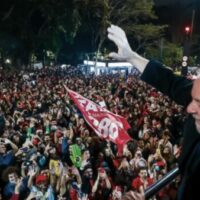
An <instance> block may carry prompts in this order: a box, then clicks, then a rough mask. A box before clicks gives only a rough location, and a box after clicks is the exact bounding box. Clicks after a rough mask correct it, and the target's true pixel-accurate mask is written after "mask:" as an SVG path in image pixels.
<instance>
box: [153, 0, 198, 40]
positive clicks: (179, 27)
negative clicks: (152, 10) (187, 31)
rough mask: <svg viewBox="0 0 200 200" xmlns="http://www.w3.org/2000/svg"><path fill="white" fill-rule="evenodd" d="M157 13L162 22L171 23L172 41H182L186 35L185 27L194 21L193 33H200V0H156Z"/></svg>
mask: <svg viewBox="0 0 200 200" xmlns="http://www.w3.org/2000/svg"><path fill="white" fill-rule="evenodd" d="M154 2H155V5H156V14H157V15H158V16H159V21H160V22H161V23H166V24H169V33H170V35H171V37H172V38H171V39H172V41H178V42H179V41H180V40H181V39H182V37H183V36H184V27H185V26H188V25H189V26H190V25H191V23H192V15H193V12H194V27H193V33H194V34H200V26H199V22H200V0H154Z"/></svg>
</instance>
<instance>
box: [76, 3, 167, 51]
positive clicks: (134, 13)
mask: <svg viewBox="0 0 200 200" xmlns="http://www.w3.org/2000/svg"><path fill="white" fill-rule="evenodd" d="M79 3H80V4H82V6H81V7H80V8H81V9H80V10H79V13H80V16H81V17H80V18H81V19H82V20H83V23H81V27H83V26H84V27H87V28H88V30H87V31H90V32H91V33H92V34H91V35H92V37H91V38H92V42H93V45H92V46H93V49H97V52H99V51H100V49H101V48H102V47H103V48H104V47H105V45H106V44H104V46H102V45H103V43H104V41H105V39H106V29H107V27H108V25H109V24H111V23H113V24H116V25H119V26H121V27H122V28H123V29H124V30H125V31H126V33H127V35H128V37H129V38H130V41H131V43H132V45H133V46H134V49H135V50H136V51H140V50H144V48H145V47H146V46H147V45H150V44H151V43H153V42H154V41H155V40H157V39H158V38H159V37H160V36H161V35H162V32H163V30H164V28H165V27H166V26H159V25H154V24H153V22H154V21H155V20H156V19H157V17H156V16H155V14H154V12H153V1H152V0H142V1H141V0H135V1H133V0H123V1H122V0H121V1H120V0H92V1H91V0H87V1H84V3H83V2H79ZM86 10H87V12H86ZM82 20H81V22H82ZM150 22H151V23H150ZM86 23H87V25H85V24H86Z"/></svg>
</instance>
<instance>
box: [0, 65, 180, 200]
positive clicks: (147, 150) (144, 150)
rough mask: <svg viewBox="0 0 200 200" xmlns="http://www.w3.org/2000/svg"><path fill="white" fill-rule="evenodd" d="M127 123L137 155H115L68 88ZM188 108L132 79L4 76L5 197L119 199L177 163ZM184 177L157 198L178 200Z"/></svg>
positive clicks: (1, 149)
mask: <svg viewBox="0 0 200 200" xmlns="http://www.w3.org/2000/svg"><path fill="white" fill-rule="evenodd" d="M64 84H65V85H66V86H67V87H68V88H70V89H71V90H74V91H76V92H77V93H79V94H81V95H83V96H84V97H86V98H88V99H90V100H92V101H94V102H96V103H98V104H99V105H104V106H105V107H106V108H107V109H108V110H109V111H111V112H113V113H116V114H118V115H121V116H123V117H125V118H126V119H127V121H128V122H129V124H130V126H131V128H130V129H129V130H128V133H129V135H130V136H131V137H132V138H133V139H134V140H136V141H137V145H138V147H137V150H136V151H134V152H133V151H130V150H128V149H127V150H126V151H124V152H123V156H119V155H118V154H117V147H116V145H115V144H113V143H112V142H109V141H105V140H103V139H101V138H99V137H98V136H97V135H96V134H95V133H94V131H93V130H92V129H91V128H90V127H89V126H88V125H87V123H86V121H85V120H84V117H83V116H82V114H81V113H80V111H79V110H78V109H77V108H76V107H75V105H74V104H73V102H72V101H71V100H70V98H69V96H68V94H67V92H66V91H65V88H64V87H63V85H64ZM183 121H184V110H183V108H182V107H181V106H178V105H177V104H175V103H174V102H173V101H171V100H170V99H169V98H168V97H166V96H164V95H163V94H162V93H160V92H158V91H157V90H156V89H155V88H153V87H151V86H149V85H148V84H146V83H144V82H142V81H141V80H139V79H138V77H135V76H134V75H132V74H129V76H128V77H126V78H124V77H123V76H122V75H121V74H120V73H117V74H114V75H113V74H101V75H99V76H95V75H94V74H91V75H88V76H84V75H83V74H82V73H81V71H79V70H78V69H77V68H76V67H68V68H66V69H61V68H44V69H41V70H33V71H22V72H18V73H12V74H7V73H4V71H3V70H2V71H1V73H0V170H1V177H0V194H1V198H0V199H4V200H7V199H8V200H23V199H26V200H31V199H36V200H43V199H48V200H54V199H59V200H61V199H63V200H64V199H66V200H67V199H71V200H79V199H82V200H87V199H88V200H92V199H95V200H107V199H108V200H120V199H122V195H123V194H124V193H125V192H127V191H129V190H135V191H137V192H139V193H143V192H144V190H145V189H146V188H147V187H148V186H150V185H151V184H152V183H154V182H155V181H157V180H159V179H160V178H162V177H163V175H165V174H166V173H167V172H168V171H170V170H171V169H173V168H174V167H175V166H176V165H177V158H178V157H179V154H180V151H181V142H182V140H181V138H182V124H183ZM178 184H179V178H177V179H175V180H174V181H173V182H172V183H171V184H170V185H168V186H166V187H165V188H163V189H162V190H161V191H160V192H159V193H158V194H157V195H155V196H154V197H152V199H157V200H164V199H165V200H167V199H168V200H169V199H176V191H177V187H178Z"/></svg>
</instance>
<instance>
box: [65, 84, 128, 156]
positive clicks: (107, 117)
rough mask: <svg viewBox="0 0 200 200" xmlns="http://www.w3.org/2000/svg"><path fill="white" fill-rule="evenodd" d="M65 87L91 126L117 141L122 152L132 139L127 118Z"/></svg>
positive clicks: (102, 134) (109, 138)
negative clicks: (128, 132)
mask: <svg viewBox="0 0 200 200" xmlns="http://www.w3.org/2000/svg"><path fill="white" fill-rule="evenodd" d="M65 88H66V90H67V92H68V94H69V96H70V98H71V99H72V100H73V102H74V103H75V105H76V106H77V107H78V108H79V110H80V111H81V113H82V114H83V117H84V118H85V120H86V122H87V123H88V124H89V126H90V127H91V128H92V129H93V130H94V131H95V133H96V134H97V135H98V136H99V137H100V138H103V139H105V140H108V141H112V142H113V143H115V144H116V145H117V146H118V153H120V154H121V153H122V149H123V146H124V144H126V143H127V142H128V141H129V140H131V137H130V136H129V135H128V134H127V132H126V130H127V129H129V128H130V125H129V124H128V122H127V121H126V119H125V118H124V117H122V116H119V115H116V114H114V113H111V112H110V111H108V110H106V109H105V108H102V107H101V106H99V105H98V104H96V103H94V102H92V101H90V100H89V99H86V98H85V97H83V96H81V95H79V94H78V93H76V92H74V91H72V90H70V89H68V88H67V87H65Z"/></svg>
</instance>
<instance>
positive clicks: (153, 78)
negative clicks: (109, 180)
mask: <svg viewBox="0 0 200 200" xmlns="http://www.w3.org/2000/svg"><path fill="white" fill-rule="evenodd" d="M107 31H108V38H109V39H110V40H111V41H113V42H114V43H115V44H116V45H117V47H118V52H117V53H116V52H113V53H110V55H109V56H110V57H111V58H114V59H117V60H125V61H127V62H129V63H131V64H132V65H133V66H134V67H136V68H137V69H138V70H139V71H140V72H141V76H140V78H141V79H142V80H143V81H145V82H146V83H148V84H150V85H151V86H153V87H155V88H156V89H157V90H159V91H160V92H162V93H163V94H164V95H167V96H169V97H170V99H171V100H174V101H175V102H176V103H177V104H179V105H182V106H184V107H185V108H187V113H188V116H187V117H186V120H185V122H184V123H185V124H184V130H183V137H184V139H183V144H182V151H181V154H180V157H179V169H180V172H181V177H182V181H181V184H180V187H179V191H178V196H177V199H178V200H188V199H196V198H197V196H199V180H200V170H199V169H200V156H199V155H200V78H199V77H198V78H197V79H195V80H193V81H192V80H189V79H187V78H186V77H183V76H177V75H175V74H174V73H173V71H172V70H170V69H169V68H167V67H165V66H164V65H163V64H161V63H159V62H157V61H155V60H148V59H146V58H144V57H142V56H140V55H139V54H138V53H136V52H134V51H133V50H132V49H131V47H130V44H129V42H128V40H127V37H126V34H125V32H124V31H123V30H122V29H121V28H120V27H118V26H115V25H111V26H110V27H109V28H108V29H107ZM136 196H137V197H136ZM144 198H145V197H144V195H140V194H137V193H134V192H133V191H131V192H130V193H128V194H127V195H126V196H125V197H124V199H130V200H134V199H137V200H139V199H144Z"/></svg>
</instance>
